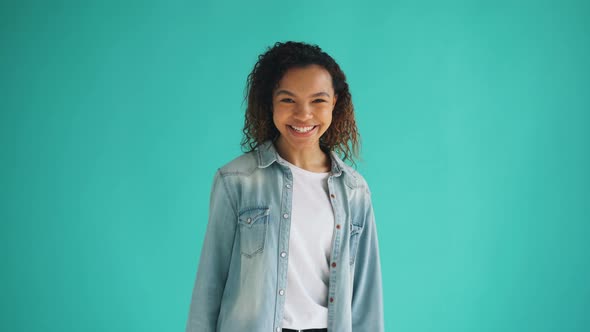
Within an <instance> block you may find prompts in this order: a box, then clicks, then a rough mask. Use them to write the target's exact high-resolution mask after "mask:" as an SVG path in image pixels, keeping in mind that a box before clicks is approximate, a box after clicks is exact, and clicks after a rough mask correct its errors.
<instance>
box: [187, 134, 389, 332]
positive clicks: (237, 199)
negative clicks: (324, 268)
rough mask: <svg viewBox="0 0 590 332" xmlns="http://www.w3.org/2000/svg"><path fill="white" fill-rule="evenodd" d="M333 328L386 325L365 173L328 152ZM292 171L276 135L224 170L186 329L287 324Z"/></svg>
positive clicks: (257, 330)
mask: <svg viewBox="0 0 590 332" xmlns="http://www.w3.org/2000/svg"><path fill="white" fill-rule="evenodd" d="M330 156H331V171H330V175H329V177H328V189H329V195H330V200H331V203H332V208H333V210H334V217H335V222H334V236H333V239H332V241H333V242H332V251H331V257H330V258H331V260H330V276H329V287H328V302H327V303H328V322H327V323H328V326H327V327H328V331H334V332H352V331H354V332H363V331H367V332H368V331H371V332H379V331H383V327H384V322H383V298H382V283H381V266H380V260H379V245H378V242H377V230H376V225H375V220H374V215H373V207H372V204H371V194H370V191H369V187H368V185H367V183H366V181H365V179H364V178H363V177H362V176H361V175H360V174H359V173H358V172H356V171H355V170H354V169H352V168H351V167H350V166H348V165H346V164H345V163H343V162H342V160H341V159H340V158H339V157H338V156H337V154H336V153H334V152H331V154H330ZM292 198H293V175H292V173H291V170H290V169H289V167H288V166H287V165H286V164H284V163H282V162H281V161H279V160H278V158H277V151H276V149H275V147H274V145H273V143H272V142H271V141H267V142H265V143H264V144H261V145H260V146H258V148H256V149H255V150H254V151H251V152H248V153H245V154H243V155H241V156H240V157H238V158H236V159H234V160H232V161H231V162H229V163H228V164H226V165H225V166H223V167H221V168H220V169H218V171H217V172H216V174H215V177H214V180H213V186H212V189H211V196H210V205H209V219H208V224H207V232H206V234H205V240H204V242H203V247H202V251H201V257H200V261H199V266H198V270H197V276H196V281H195V285H194V289H193V294H192V301H191V305H190V311H189V316H188V322H187V327H186V331H187V332H210V331H211V332H213V331H220V332H242V331H243V332H250V331H252V332H276V331H281V329H282V326H281V323H282V320H283V312H284V311H283V310H284V304H285V297H286V296H288V294H286V293H285V289H286V288H287V284H286V283H287V267H288V260H289V228H290V222H291V203H292Z"/></svg>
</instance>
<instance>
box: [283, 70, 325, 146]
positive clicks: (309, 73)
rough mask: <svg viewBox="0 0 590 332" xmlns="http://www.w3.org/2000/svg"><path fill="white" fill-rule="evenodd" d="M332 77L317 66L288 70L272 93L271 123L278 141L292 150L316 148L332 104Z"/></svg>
mask: <svg viewBox="0 0 590 332" xmlns="http://www.w3.org/2000/svg"><path fill="white" fill-rule="evenodd" d="M336 99H337V96H335V95H334V88H333V87H332V77H331V75H330V73H329V72H328V71H327V70H326V69H324V68H323V67H321V66H319V65H309V66H306V67H303V68H291V69H289V70H287V72H286V73H285V74H284V75H283V77H282V78H281V80H280V81H279V85H278V88H276V89H275V91H274V92H273V102H272V104H273V122H274V124H275V126H276V127H277V129H278V130H279V132H280V137H279V140H284V141H285V142H284V143H287V145H288V146H289V147H291V148H294V149H299V148H306V147H311V148H316V147H319V142H320V137H321V136H322V134H324V133H325V132H326V130H328V127H330V124H331V123H332V110H333V109H334V105H336Z"/></svg>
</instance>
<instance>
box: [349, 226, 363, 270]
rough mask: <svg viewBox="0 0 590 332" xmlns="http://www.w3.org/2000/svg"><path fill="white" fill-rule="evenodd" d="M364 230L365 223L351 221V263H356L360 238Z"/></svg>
mask: <svg viewBox="0 0 590 332" xmlns="http://www.w3.org/2000/svg"><path fill="white" fill-rule="evenodd" d="M362 230H363V225H361V224H358V223H356V222H355V221H352V222H351V223H350V265H352V264H354V261H355V259H356V252H357V249H358V245H359V238H360V236H361V231H362Z"/></svg>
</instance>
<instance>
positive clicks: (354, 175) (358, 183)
mask: <svg viewBox="0 0 590 332" xmlns="http://www.w3.org/2000/svg"><path fill="white" fill-rule="evenodd" d="M332 157H333V158H334V159H335V160H336V163H337V165H338V166H339V167H340V168H341V169H342V171H343V175H344V177H343V178H344V183H346V184H347V185H348V186H349V187H350V188H351V189H355V190H358V191H361V192H365V193H367V194H369V195H370V193H371V191H370V190H369V184H368V183H367V180H365V178H364V177H363V176H362V175H361V173H359V171H357V170H356V169H354V168H352V167H351V166H350V165H348V164H346V163H344V162H343V161H342V159H340V157H339V156H338V155H336V154H335V153H333V154H332Z"/></svg>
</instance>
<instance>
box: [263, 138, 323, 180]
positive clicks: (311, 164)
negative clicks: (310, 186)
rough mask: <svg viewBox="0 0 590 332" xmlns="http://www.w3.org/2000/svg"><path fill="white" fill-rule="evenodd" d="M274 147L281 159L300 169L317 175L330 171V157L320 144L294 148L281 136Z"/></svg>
mask: <svg viewBox="0 0 590 332" xmlns="http://www.w3.org/2000/svg"><path fill="white" fill-rule="evenodd" d="M274 145H275V148H276V149H277V152H278V153H279V155H280V156H281V158H283V159H285V160H286V161H288V162H290V163H291V164H293V165H295V166H297V167H299V168H303V169H305V170H308V171H310V172H316V173H325V172H329V171H330V168H331V167H330V166H331V164H330V157H329V156H328V155H327V154H326V153H324V151H322V149H321V148H320V144H319V142H318V143H317V144H314V145H310V146H304V147H294V146H292V145H290V144H289V143H288V142H286V141H285V140H284V139H283V138H282V137H281V136H279V138H278V139H277V140H276V141H275V143H274Z"/></svg>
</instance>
